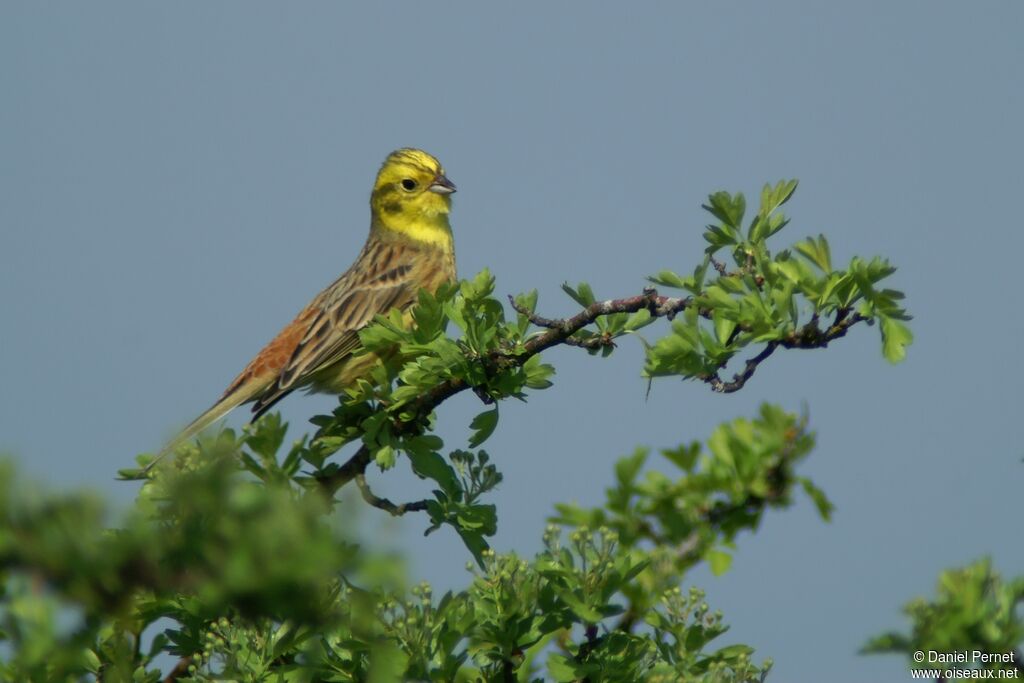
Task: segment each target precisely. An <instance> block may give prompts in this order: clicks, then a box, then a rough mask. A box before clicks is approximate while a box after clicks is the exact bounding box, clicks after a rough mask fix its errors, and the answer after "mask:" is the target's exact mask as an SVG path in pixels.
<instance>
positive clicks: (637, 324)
mask: <svg viewBox="0 0 1024 683" xmlns="http://www.w3.org/2000/svg"><path fill="white" fill-rule="evenodd" d="M652 322H654V319H653V318H652V317H651V312H650V311H648V310H647V309H646V308H641V309H640V310H639V311H636V312H635V313H633V314H632V315H630V316H629V318H627V319H626V323H625V325H623V327H622V329H623V331H625V332H635V331H636V330H639V329H641V328H643V327H647V326H648V325H650V324H651V323H652Z"/></svg>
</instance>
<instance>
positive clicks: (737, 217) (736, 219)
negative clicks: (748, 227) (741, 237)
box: [702, 191, 747, 234]
mask: <svg viewBox="0 0 1024 683" xmlns="http://www.w3.org/2000/svg"><path fill="white" fill-rule="evenodd" d="M702 208H703V209H704V210H705V211H707V212H709V213H710V214H711V215H713V216H714V217H715V218H717V219H718V220H720V221H722V223H723V225H724V226H725V227H727V228H730V229H731V230H732V231H733V233H737V234H738V233H739V230H740V226H741V225H742V224H743V214H744V213H745V212H746V210H747V200H746V198H745V197H744V196H743V193H742V192H737V193H736V194H735V195H733V194H729V193H728V192H725V191H721V192H715V193H714V194H711V195H708V203H707V204H703V205H702Z"/></svg>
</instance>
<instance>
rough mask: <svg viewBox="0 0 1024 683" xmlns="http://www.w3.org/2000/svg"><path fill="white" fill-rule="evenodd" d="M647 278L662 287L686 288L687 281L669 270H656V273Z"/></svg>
mask: <svg viewBox="0 0 1024 683" xmlns="http://www.w3.org/2000/svg"><path fill="white" fill-rule="evenodd" d="M647 279H648V280H650V281H651V282H653V283H654V284H656V285H660V286H662V287H672V288H673V289H688V287H687V281H686V280H685V279H684V278H682V277H680V276H679V275H677V274H675V273H673V272H672V271H671V270H661V271H658V273H657V274H656V275H649V276H648V277H647Z"/></svg>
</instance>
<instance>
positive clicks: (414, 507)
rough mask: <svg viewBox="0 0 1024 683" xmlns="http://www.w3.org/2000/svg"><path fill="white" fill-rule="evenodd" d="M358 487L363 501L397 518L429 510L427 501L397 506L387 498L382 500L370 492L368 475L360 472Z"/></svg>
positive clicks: (357, 478) (357, 476) (357, 477)
mask: <svg viewBox="0 0 1024 683" xmlns="http://www.w3.org/2000/svg"><path fill="white" fill-rule="evenodd" d="M355 479H356V486H358V487H359V493H360V494H361V495H362V496H363V500H365V501H366V502H367V503H369V504H370V505H372V506H373V507H375V508H380V509H381V510H385V511H387V512H389V513H391V514H392V515H394V516H395V517H399V516H401V515H404V514H405V513H406V512H420V511H422V510H426V509H427V502H428V501H426V500H417V501H413V502H412V503H402V504H401V505H395V504H394V503H392V502H391V501H390V500H388V499H387V498H381V497H380V496H377V495H375V494H374V493H373V491H371V490H370V485H369V484H368V483H366V475H365V474H364V473H363V472H360V473H359V474H357V475H356V477H355Z"/></svg>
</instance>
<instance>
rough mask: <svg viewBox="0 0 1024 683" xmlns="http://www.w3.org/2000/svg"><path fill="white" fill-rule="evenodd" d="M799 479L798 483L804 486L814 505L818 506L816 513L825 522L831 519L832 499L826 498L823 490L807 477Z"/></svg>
mask: <svg viewBox="0 0 1024 683" xmlns="http://www.w3.org/2000/svg"><path fill="white" fill-rule="evenodd" d="M799 481H800V485H801V486H803V488H804V492H805V493H806V494H807V495H808V496H810V498H811V500H812V501H813V502H814V507H816V508H818V514H819V515H821V518H822V519H824V520H825V521H826V522H828V521H830V520H831V519H832V511H833V510H834V509H835V506H834V505H833V504H832V501H830V500H829V499H828V496H826V495H825V492H824V491H822V490H821V489H820V488H818V487H817V486H816V485H815V484H814V482H812V481H811V480H810V479H808V478H807V477H800V479H799Z"/></svg>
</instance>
